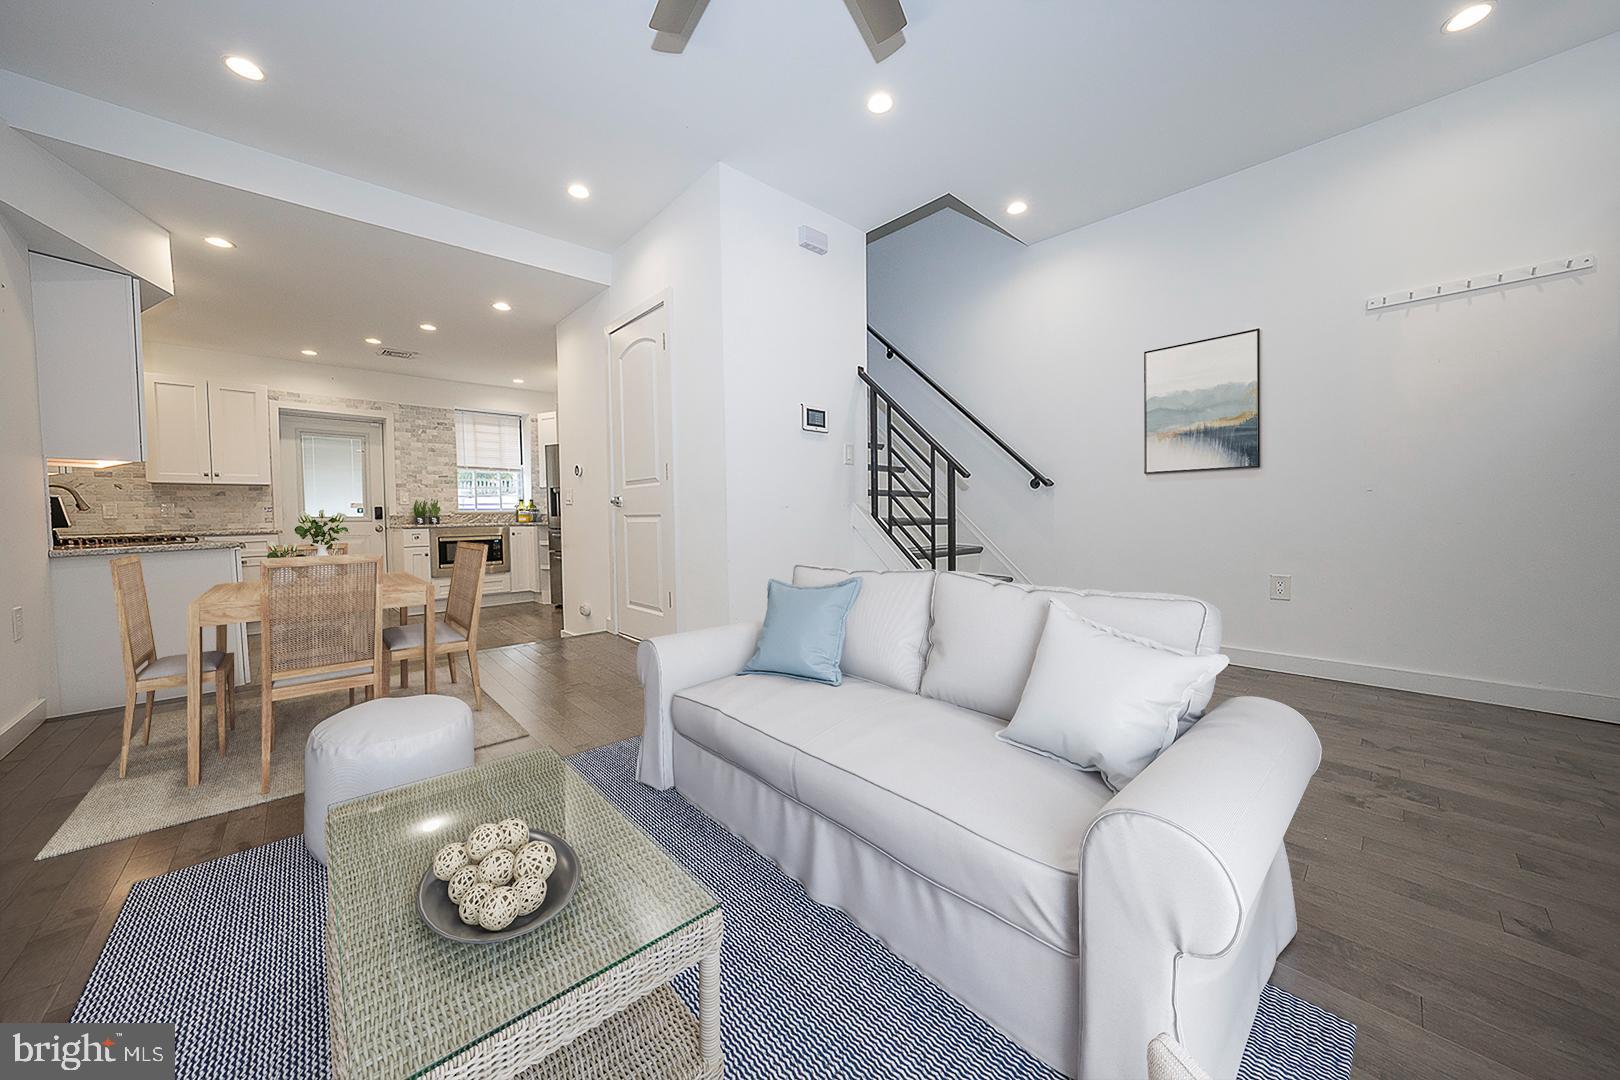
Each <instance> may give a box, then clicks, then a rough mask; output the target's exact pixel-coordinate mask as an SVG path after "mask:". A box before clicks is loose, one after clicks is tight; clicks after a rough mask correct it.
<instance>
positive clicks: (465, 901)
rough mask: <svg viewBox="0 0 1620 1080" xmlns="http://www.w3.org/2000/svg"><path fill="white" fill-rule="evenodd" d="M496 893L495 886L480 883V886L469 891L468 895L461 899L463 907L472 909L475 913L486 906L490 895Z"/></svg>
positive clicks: (475, 886)
mask: <svg viewBox="0 0 1620 1080" xmlns="http://www.w3.org/2000/svg"><path fill="white" fill-rule="evenodd" d="M494 891H495V886H493V885H491V884H490V883H489V882H487V881H480V882H479V883H478V884H476V885H474V886H473V887H472V888H470V889H468V890H467V895H466V896H463V897H462V898H461V906H462V907H470V908H472V909H473V910H474V911H477V910H478V909H479V908H481V907H483V906H484V901H486V900H488V899H489V894H490V893H492V892H494Z"/></svg>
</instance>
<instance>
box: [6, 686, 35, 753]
mask: <svg viewBox="0 0 1620 1080" xmlns="http://www.w3.org/2000/svg"><path fill="white" fill-rule="evenodd" d="M44 722H45V699H44V698H39V699H38V700H36V701H35V702H34V703H33V704H32V705H30V706H28V708H26V709H24V710H23V711H22V712H20V713H18V714H17V715H16V716H14V717H12V718H11V722H10V723H8V724H7V725H6V726H5V727H4V728H0V757H5V756H6V755H7V754H9V753H11V752H12V751H13V750H15V749H17V744H18V743H20V742H22V741H23V740H24V739H26V738H28V736H30V735H32V734H33V733H34V729H35V728H37V727H39V725H41V724H43V723H44Z"/></svg>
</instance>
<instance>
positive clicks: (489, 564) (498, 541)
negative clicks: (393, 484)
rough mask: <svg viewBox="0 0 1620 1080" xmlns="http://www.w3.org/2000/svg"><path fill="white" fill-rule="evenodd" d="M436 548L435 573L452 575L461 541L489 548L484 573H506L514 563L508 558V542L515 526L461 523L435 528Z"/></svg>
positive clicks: (435, 574)
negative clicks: (457, 546) (511, 527)
mask: <svg viewBox="0 0 1620 1080" xmlns="http://www.w3.org/2000/svg"><path fill="white" fill-rule="evenodd" d="M429 535H430V536H432V538H433V542H432V550H433V576H434V577H449V576H450V571H451V570H453V569H454V568H455V565H456V545H457V544H482V545H483V546H484V548H485V554H484V573H486V574H504V573H506V572H507V571H508V570H509V569H510V568H511V567H510V564H509V563H508V561H507V555H506V548H507V542H508V540H509V539H510V538H511V530H509V529H508V528H507V527H506V526H505V525H457V526H445V527H444V528H438V529H431V530H429Z"/></svg>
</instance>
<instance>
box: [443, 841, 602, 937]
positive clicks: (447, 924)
mask: <svg viewBox="0 0 1620 1080" xmlns="http://www.w3.org/2000/svg"><path fill="white" fill-rule="evenodd" d="M529 839H530V840H544V841H546V842H547V843H549V844H550V845H551V846H552V847H553V848H555V849H556V851H557V866H556V868H555V869H554V870H552V871H551V876H550V877H548V878H547V879H546V899H545V901H544V902H543V903H542V904H541V905H540V906H539V907H538V908H536V909H535V910H533V911H531V912H529V914H527V915H519V916H518V917H517V918H516V919H514V920H513V922H512V925H511V926H508V927H507V928H506V929H505V930H485V929H484V928H483V927H482V926H468V925H467V924H466V923H464V922H462V921H461V910H460V908H459V907H457V905H455V904H453V903H451V901H450V883H449V882H446V881H440V880H439V879H438V877H436V876H435V875H434V873H433V868H432V867H431V866H430V867H428V870H427V873H425V874H423V875H422V884H421V885H420V886H418V887H417V890H416V910H417V913H418V914H420V915H421V916H422V921H423V922H425V923H427V924H428V928H429V929H431V930H432V931H433V932H434V933H435V934H438V935H439V936H440V937H442V938H449V939H450V940H451V941H461V942H466V943H468V944H472V945H494V944H496V943H497V942H501V941H510V940H511V939H513V938H515V937H519V936H521V935H523V934H527V933H528V932H529V931H531V930H535V929H538V928H539V927H541V926H544V925H545V924H546V923H548V922H550V921H551V920H552V919H554V918H556V917H557V915H558V914H559V913H560V912H561V911H562V909H563V908H565V907H567V906H568V901H570V900H572V899H573V898H574V888H575V886H577V885H578V884H579V856H578V855H576V854H575V853H574V849H573V848H572V847H570V846H569V844H568V841H566V840H564V839H563V838H562V837H560V836H558V835H557V834H556V833H548V832H543V831H541V830H539V829H530V830H529Z"/></svg>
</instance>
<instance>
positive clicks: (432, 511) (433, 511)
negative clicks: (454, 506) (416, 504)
mask: <svg viewBox="0 0 1620 1080" xmlns="http://www.w3.org/2000/svg"><path fill="white" fill-rule="evenodd" d="M427 509H428V520H429V521H430V522H432V523H433V524H435V525H437V524H438V523H439V500H438V499H434V500H433V501H432V502H430V503H428V506H427Z"/></svg>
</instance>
